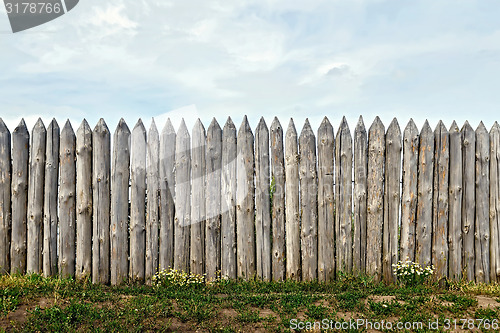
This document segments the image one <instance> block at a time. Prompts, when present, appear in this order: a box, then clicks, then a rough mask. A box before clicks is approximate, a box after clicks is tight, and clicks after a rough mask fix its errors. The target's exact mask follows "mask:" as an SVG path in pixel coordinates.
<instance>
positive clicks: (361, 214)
mask: <svg viewBox="0 0 500 333" xmlns="http://www.w3.org/2000/svg"><path fill="white" fill-rule="evenodd" d="M367 149H368V138H367V134H366V128H365V124H364V122H363V117H361V116H359V120H358V123H357V125H356V129H355V130H354V212H353V214H354V219H353V223H354V226H353V232H354V235H353V236H354V237H353V251H352V257H353V258H352V266H353V267H352V268H353V272H354V273H364V272H365V271H366V219H367V211H366V208H367V207H366V194H367V188H366V181H367V173H368V159H367V158H368V156H367Z"/></svg>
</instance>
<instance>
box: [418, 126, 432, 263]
mask: <svg viewBox="0 0 500 333" xmlns="http://www.w3.org/2000/svg"><path fill="white" fill-rule="evenodd" d="M433 175H434V134H433V133H432V129H431V127H430V126H429V123H428V122H427V120H426V121H425V123H424V126H423V127H422V129H421V131H420V137H419V153H418V182H417V193H418V194H417V219H416V225H415V228H416V233H415V235H416V236H415V238H416V247H415V261H416V262H418V263H420V265H422V266H423V267H426V266H429V265H430V264H431V246H432V209H431V207H432V187H433V183H432V181H433Z"/></svg>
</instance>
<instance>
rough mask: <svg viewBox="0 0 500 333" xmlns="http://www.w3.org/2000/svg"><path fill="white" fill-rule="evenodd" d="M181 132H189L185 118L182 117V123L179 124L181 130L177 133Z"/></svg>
mask: <svg viewBox="0 0 500 333" xmlns="http://www.w3.org/2000/svg"><path fill="white" fill-rule="evenodd" d="M180 132H187V133H189V132H188V129H187V126H186V122H185V121H184V118H182V119H181V124H180V125H179V130H178V131H177V133H180Z"/></svg>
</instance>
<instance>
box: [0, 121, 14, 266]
mask: <svg viewBox="0 0 500 333" xmlns="http://www.w3.org/2000/svg"><path fill="white" fill-rule="evenodd" d="M10 140H11V135H10V131H9V129H8V128H7V126H6V125H5V123H4V122H3V119H2V118H0V274H7V273H9V272H10V241H11V230H12V212H11V196H10V190H11V179H12V174H11V172H12V165H11V161H12V160H11V141H10Z"/></svg>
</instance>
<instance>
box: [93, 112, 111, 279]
mask: <svg viewBox="0 0 500 333" xmlns="http://www.w3.org/2000/svg"><path fill="white" fill-rule="evenodd" d="M92 143H93V147H92V148H93V149H92V153H93V156H92V185H93V186H92V188H93V200H92V202H93V204H94V209H93V219H92V220H93V226H92V227H93V228H92V233H93V237H92V239H93V242H92V282H93V283H103V284H106V283H109V268H110V266H109V260H110V255H109V251H110V249H109V217H110V215H109V212H110V180H111V179H110V173H111V170H110V169H111V165H110V164H111V137H110V132H109V129H108V126H107V125H106V123H105V122H104V119H102V118H101V119H100V120H99V122H98V123H97V125H96V126H95V128H94V131H93V132H92Z"/></svg>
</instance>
